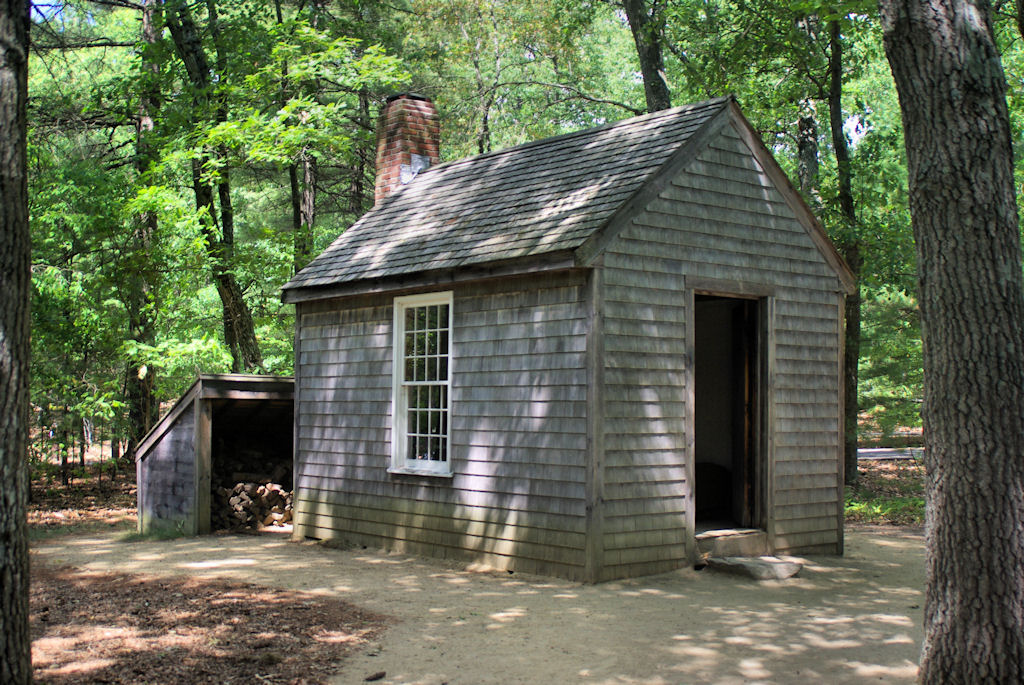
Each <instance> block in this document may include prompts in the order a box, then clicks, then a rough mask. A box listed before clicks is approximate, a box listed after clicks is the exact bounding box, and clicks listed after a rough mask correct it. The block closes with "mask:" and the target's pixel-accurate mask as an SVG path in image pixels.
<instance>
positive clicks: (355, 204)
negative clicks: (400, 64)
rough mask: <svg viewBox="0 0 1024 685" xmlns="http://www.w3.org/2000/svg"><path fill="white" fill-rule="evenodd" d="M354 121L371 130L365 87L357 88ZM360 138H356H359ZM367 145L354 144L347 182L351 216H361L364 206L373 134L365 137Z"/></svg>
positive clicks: (360, 126) (372, 150)
mask: <svg viewBox="0 0 1024 685" xmlns="http://www.w3.org/2000/svg"><path fill="white" fill-rule="evenodd" d="M356 122H357V124H358V125H359V128H361V129H362V130H363V131H369V132H371V133H372V132H373V121H372V120H371V119H370V96H369V94H368V93H367V92H366V89H365V88H360V89H359V114H358V115H357V116H356ZM360 139H361V138H357V140H360ZM366 140H367V141H368V144H367V145H361V144H359V143H357V145H356V150H355V152H356V163H355V165H354V166H353V167H352V176H351V181H350V182H349V191H348V193H349V202H348V204H349V211H350V212H352V214H353V216H361V215H362V214H363V212H364V211H365V207H366V203H367V202H366V201H367V198H366V188H367V185H368V184H367V183H366V169H367V167H369V166H370V162H369V160H371V159H373V155H374V141H373V136H368V137H367V138H366Z"/></svg>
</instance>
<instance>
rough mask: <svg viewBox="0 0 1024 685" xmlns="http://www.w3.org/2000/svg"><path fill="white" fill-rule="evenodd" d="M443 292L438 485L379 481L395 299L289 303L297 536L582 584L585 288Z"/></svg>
mask: <svg viewBox="0 0 1024 685" xmlns="http://www.w3.org/2000/svg"><path fill="white" fill-rule="evenodd" d="M444 289H446V288H438V290H444ZM453 289H454V302H453V332H452V336H453V337H452V340H453V353H452V356H453V358H452V362H451V369H452V376H451V382H452V406H451V409H452V419H451V429H452V437H451V459H452V471H453V472H454V475H453V476H452V477H451V478H441V477H429V476H411V475H400V474H389V473H388V472H387V469H388V466H389V464H390V455H391V378H392V355H393V348H392V344H393V343H392V337H391V331H392V325H393V324H392V317H393V298H392V297H391V296H386V297H385V296H379V297H362V298H349V299H345V300H340V299H339V300H327V301H318V302H311V303H303V304H299V305H298V312H297V317H298V326H299V329H298V335H297V339H298V350H297V359H296V402H297V411H296V416H297V422H298V423H297V436H298V437H297V440H298V445H297V452H296V463H295V479H296V495H295V501H296V506H295V511H296V515H295V534H296V535H297V536H307V537H315V538H320V539H330V540H334V541H336V542H339V543H343V544H354V545H365V546H373V547H384V548H388V549H393V550H397V551H406V552H411V553H417V554H424V555H432V556H446V557H453V558H458V559H467V560H473V561H477V562H482V563H485V564H488V565H491V566H494V567H497V568H506V569H515V570H520V571H527V572H538V573H549V574H554V575H561V576H566V577H570V578H581V577H582V576H583V573H584V568H585V560H584V554H585V546H586V545H585V527H586V504H585V497H586V492H585V480H586V451H587V418H586V400H587V368H586V344H587V336H586V325H587V311H588V308H587V302H586V297H587V290H586V284H585V279H584V276H583V275H582V274H578V273H566V274H563V275H560V276H544V277H541V278H537V277H534V278H532V279H524V280H509V279H505V280H503V281H500V282H491V283H490V284H484V285H480V284H476V285H456V286H454V288H453Z"/></svg>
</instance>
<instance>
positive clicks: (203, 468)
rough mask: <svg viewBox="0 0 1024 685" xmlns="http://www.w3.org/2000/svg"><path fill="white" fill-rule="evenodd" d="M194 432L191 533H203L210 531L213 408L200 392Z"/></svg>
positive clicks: (197, 399) (197, 400)
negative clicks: (193, 493) (194, 457)
mask: <svg viewBox="0 0 1024 685" xmlns="http://www.w3.org/2000/svg"><path fill="white" fill-rule="evenodd" d="M195 411H196V432H195V454H196V470H195V488H196V489H195V497H194V499H193V501H194V502H195V508H194V509H193V512H192V519H193V520H192V525H191V529H192V531H191V532H192V534H193V535H204V534H206V533H209V532H210V487H211V478H212V472H213V458H212V454H211V449H212V447H211V442H212V438H213V408H212V406H211V403H210V400H208V399H205V398H204V397H203V396H202V394H201V393H200V395H199V396H198V397H197V398H196V409H195Z"/></svg>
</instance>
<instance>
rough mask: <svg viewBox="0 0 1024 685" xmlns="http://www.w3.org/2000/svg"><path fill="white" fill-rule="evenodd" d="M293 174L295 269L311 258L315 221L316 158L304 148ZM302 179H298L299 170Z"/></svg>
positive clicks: (304, 264)
mask: <svg viewBox="0 0 1024 685" xmlns="http://www.w3.org/2000/svg"><path fill="white" fill-rule="evenodd" d="M296 167H297V168H296V170H295V175H296V184H295V185H297V186H298V188H295V187H294V186H293V190H297V192H298V197H297V200H298V203H297V204H298V223H297V224H296V225H295V242H294V246H293V249H294V253H293V254H294V260H295V271H298V270H299V269H301V268H302V267H304V266H306V264H308V263H309V260H311V259H312V258H313V254H312V253H313V222H314V221H316V176H317V168H316V158H315V157H314V156H313V155H312V154H310V152H309V150H308V149H306V148H303V149H302V152H301V153H299V163H298V165H296ZM300 171H301V173H302V179H301V180H299V179H298V175H299V172H300Z"/></svg>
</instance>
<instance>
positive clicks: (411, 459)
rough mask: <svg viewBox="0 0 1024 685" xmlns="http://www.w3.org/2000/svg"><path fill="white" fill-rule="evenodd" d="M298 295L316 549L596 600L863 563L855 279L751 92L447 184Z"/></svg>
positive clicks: (390, 211) (422, 174) (301, 507)
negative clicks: (705, 558)
mask: <svg viewBox="0 0 1024 685" xmlns="http://www.w3.org/2000/svg"><path fill="white" fill-rule="evenodd" d="M381 131H382V134H381V137H380V140H379V143H378V185H377V190H378V202H377V204H376V206H375V207H374V208H373V209H372V210H370V211H369V212H367V213H366V215H364V216H363V217H362V218H361V219H360V220H359V221H358V222H356V223H355V224H354V225H353V226H352V227H351V228H349V229H348V230H347V231H345V232H344V233H343V234H342V235H341V236H340V237H339V238H338V239H337V240H336V241H335V242H334V243H333V244H332V245H330V247H328V248H327V250H325V251H324V252H323V254H321V255H320V256H319V257H317V258H316V259H314V260H313V261H312V262H311V263H310V264H309V265H308V266H307V267H306V268H305V269H303V270H302V271H300V272H299V273H298V274H297V275H296V276H295V277H294V278H293V279H292V280H291V281H290V282H289V283H288V284H287V285H286V286H285V287H284V292H283V299H284V301H285V302H290V303H294V304H295V306H296V320H297V331H296V364H295V408H296V411H295V436H296V452H295V486H296V495H295V497H296V505H295V508H296V514H295V534H296V535H297V536H301V537H307V538H319V539H329V540H334V541H336V542H339V543H343V544H351V545H362V546H371V547H382V548H387V549H391V550H397V551H404V552H410V553H416V554H423V555H432V556H442V557H451V558H455V559H461V560H467V561H471V562H476V563H478V564H485V565H488V566H491V567H494V568H499V569H507V570H510V571H514V570H520V571H524V572H536V573H542V574H550V575H557V576H563V577H567V578H572V579H579V580H584V581H601V580H607V579H613V578H622V577H628V576H637V575H644V574H650V573H656V572H662V571H667V570H670V569H674V568H678V567H680V566H683V565H687V564H690V563H693V562H694V561H695V560H696V559H697V556H698V554H699V551H698V550H699V547H698V545H699V544H700V541H702V540H704V541H708V540H710V541H711V542H722V541H723V540H725V541H727V540H729V539H734V540H738V541H740V542H741V543H742V544H740V545H739V546H738V547H737V546H734V547H732V548H730V547H729V546H728V545H726V546H724V547H722V546H720V547H717V548H715V551H716V553H724V551H723V550H726V549H730V550H732V551H731V552H729V553H737V552H736V550H741V551H742V552H744V553H747V554H751V553H770V552H804V553H807V552H816V553H841V552H842V545H843V508H842V503H843V460H842V445H843V420H842V417H843V410H842V392H841V389H842V385H843V382H842V339H843V338H842V329H843V308H844V298H845V294H846V293H849V292H851V289H852V287H853V278H852V276H851V273H850V271H849V269H848V268H847V267H846V265H845V264H844V263H843V261H842V259H841V258H840V257H839V255H838V254H837V252H836V250H835V249H834V247H833V246H832V244H831V243H830V242H829V240H828V238H827V237H826V235H825V233H824V231H823V230H822V227H821V225H820V224H819V223H818V221H817V220H816V219H815V218H814V216H813V215H812V214H811V212H810V211H809V210H808V208H807V206H806V205H805V203H804V202H803V201H802V200H801V198H800V196H799V195H798V193H797V192H796V191H795V190H794V188H793V186H792V185H791V184H790V182H789V181H788V180H787V178H786V176H785V174H784V173H783V172H782V171H781V170H780V168H779V166H778V165H777V164H776V162H775V160H774V159H773V158H772V155H771V153H770V152H769V151H768V150H767V149H766V148H765V146H764V145H763V144H762V142H761V140H760V138H759V137H758V135H757V134H756V133H755V132H754V131H753V130H752V129H751V127H750V125H749V123H748V122H747V121H746V119H744V117H743V115H742V114H741V112H740V109H739V107H738V106H737V104H736V102H735V101H734V100H732V99H730V98H722V99H716V100H710V101H707V102H702V103H699V104H694V105H689V106H685V107H677V108H675V109H670V110H666V111H662V112H657V113H654V114H649V115H646V116H641V117H636V118H633V119H627V120H625V121H620V122H617V123H613V124H608V125H606V126H601V127H599V128H594V129H590V130H586V131H581V132H578V133H572V134H568V135H563V136H559V137H555V138H549V139H546V140H540V141H536V142H532V143H528V144H525V145H520V146H518V147H513V148H509V149H505V150H501V151H498V152H493V153H488V154H484V155H480V156H477V157H472V158H469V159H463V160H459V161H455V162H450V163H447V164H444V165H438V164H437V159H436V154H437V153H436V138H435V136H436V114H435V113H434V112H433V108H432V105H431V104H430V103H429V101H428V100H426V99H424V98H421V97H419V96H415V95H403V96H397V97H395V98H393V99H392V100H391V101H390V102H389V105H388V108H387V109H386V110H385V112H384V114H383V116H382V126H381Z"/></svg>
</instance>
